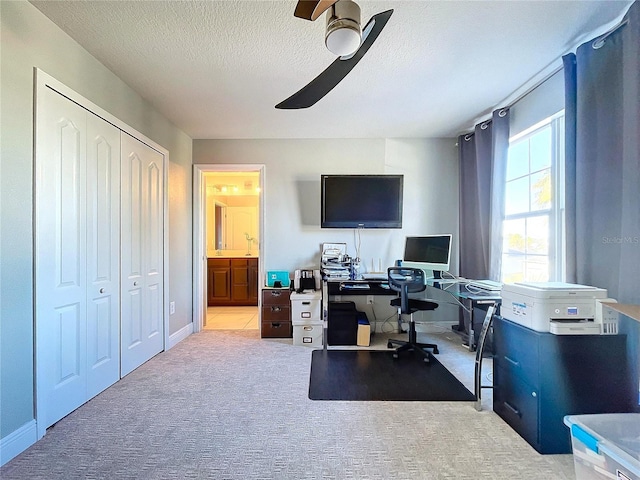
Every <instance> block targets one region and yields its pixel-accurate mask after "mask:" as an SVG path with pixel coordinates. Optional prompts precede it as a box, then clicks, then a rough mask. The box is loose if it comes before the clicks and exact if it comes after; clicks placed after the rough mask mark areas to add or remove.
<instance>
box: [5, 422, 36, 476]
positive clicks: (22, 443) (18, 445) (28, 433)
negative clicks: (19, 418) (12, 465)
mask: <svg viewBox="0 0 640 480" xmlns="http://www.w3.org/2000/svg"><path fill="white" fill-rule="evenodd" d="M37 441H38V431H37V428H36V421H35V420H31V421H30V422H28V423H25V424H24V425H23V426H21V427H20V428H18V429H17V430H15V431H13V432H11V433H10V434H9V435H7V436H6V437H4V438H2V439H0V466H2V465H4V464H5V463H7V462H8V461H9V460H11V459H12V458H14V457H16V456H18V455H19V454H20V453H22V452H24V451H25V450H26V449H27V448H29V447H30V446H31V445H33V444H34V443H36V442H37Z"/></svg>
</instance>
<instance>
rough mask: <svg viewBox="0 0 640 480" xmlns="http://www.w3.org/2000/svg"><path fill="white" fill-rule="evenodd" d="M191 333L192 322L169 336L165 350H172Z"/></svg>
mask: <svg viewBox="0 0 640 480" xmlns="http://www.w3.org/2000/svg"><path fill="white" fill-rule="evenodd" d="M192 333H193V322H191V323H189V324H187V325H185V326H184V327H182V328H181V329H180V330H178V331H177V332H176V333H174V334H172V335H169V345H168V346H167V350H170V349H172V348H173V347H175V346H176V345H177V344H179V343H180V342H181V341H182V340H184V339H185V338H187V337H188V336H189V335H191V334H192Z"/></svg>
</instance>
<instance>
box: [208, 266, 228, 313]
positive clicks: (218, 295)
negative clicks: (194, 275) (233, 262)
mask: <svg viewBox="0 0 640 480" xmlns="http://www.w3.org/2000/svg"><path fill="white" fill-rule="evenodd" d="M230 302H231V267H230V261H229V259H228V258H210V259H209V260H208V261H207V303H208V304H209V305H230Z"/></svg>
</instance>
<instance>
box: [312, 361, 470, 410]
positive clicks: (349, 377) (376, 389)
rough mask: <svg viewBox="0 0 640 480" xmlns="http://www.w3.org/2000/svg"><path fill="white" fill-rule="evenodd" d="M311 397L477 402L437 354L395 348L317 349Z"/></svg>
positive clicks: (315, 398) (313, 366)
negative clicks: (425, 355) (395, 351)
mask: <svg viewBox="0 0 640 480" xmlns="http://www.w3.org/2000/svg"><path fill="white" fill-rule="evenodd" d="M309 398H310V399H311V400H396V401H474V400H475V397H474V395H473V394H472V393H471V392H470V391H469V390H468V389H467V388H466V387H465V386H464V385H463V384H462V383H461V382H460V381H459V380H458V379H457V378H456V377H454V376H453V374H452V373H451V372H449V370H447V369H446V368H445V367H444V366H443V365H442V364H441V363H440V362H439V361H438V360H437V359H436V358H435V357H434V356H431V361H430V362H429V363H425V362H423V361H422V356H421V355H418V354H413V353H412V352H406V353H404V354H401V356H400V358H398V359H394V358H393V357H392V353H391V351H375V350H314V351H313V353H312V357H311V379H310V382H309Z"/></svg>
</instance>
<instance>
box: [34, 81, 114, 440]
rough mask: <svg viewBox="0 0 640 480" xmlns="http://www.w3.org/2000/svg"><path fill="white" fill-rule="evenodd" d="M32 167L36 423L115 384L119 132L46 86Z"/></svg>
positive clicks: (62, 413) (57, 415)
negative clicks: (36, 374)
mask: <svg viewBox="0 0 640 480" xmlns="http://www.w3.org/2000/svg"><path fill="white" fill-rule="evenodd" d="M37 112H38V117H37V123H36V125H37V127H36V128H37V131H36V152H37V158H36V167H35V175H36V181H35V229H36V242H35V266H36V275H35V278H36V283H35V291H36V362H37V371H38V377H37V380H38V384H37V395H38V407H39V412H38V421H39V422H44V424H45V425H44V428H46V427H48V426H50V425H52V424H53V423H55V422H56V421H58V420H59V419H61V418H62V417H64V416H65V415H67V414H68V413H70V412H71V411H73V410H74V409H75V408H77V407H78V406H80V405H82V404H83V403H84V402H86V401H87V400H88V399H90V398H91V397H93V396H95V395H96V394H98V393H99V392H101V391H102V390H104V389H105V388H107V387H108V386H109V385H111V384H113V383H114V382H116V381H117V380H118V379H119V378H120V325H119V319H120V288H119V287H120V286H119V279H120V271H119V265H120V228H119V225H120V130H119V129H118V128H116V127H114V126H113V125H111V124H110V123H108V122H106V121H104V120H103V119H101V118H100V117H98V116H96V115H94V114H92V113H91V112H89V111H87V110H85V109H84V108H82V107H80V106H79V105H77V104H76V103H74V102H72V101H70V100H68V99H66V98H65V97H63V96H62V95H60V94H58V93H56V92H55V91H53V90H50V89H49V88H46V89H45V91H44V92H43V93H42V95H41V96H40V97H39V98H38V110H37Z"/></svg>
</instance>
